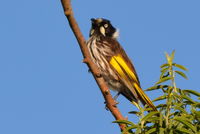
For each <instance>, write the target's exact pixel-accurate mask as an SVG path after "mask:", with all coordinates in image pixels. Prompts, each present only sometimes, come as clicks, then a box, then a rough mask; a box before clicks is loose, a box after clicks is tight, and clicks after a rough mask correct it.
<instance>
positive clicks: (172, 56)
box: [170, 50, 175, 62]
mask: <svg viewBox="0 0 200 134" xmlns="http://www.w3.org/2000/svg"><path fill="white" fill-rule="evenodd" d="M174 55H175V50H173V51H172V54H171V56H170V58H171V62H173V60H174Z"/></svg>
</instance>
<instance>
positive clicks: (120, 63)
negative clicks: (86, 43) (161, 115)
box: [110, 55, 156, 110]
mask: <svg viewBox="0 0 200 134" xmlns="http://www.w3.org/2000/svg"><path fill="white" fill-rule="evenodd" d="M110 64H111V65H112V67H113V68H114V69H115V70H116V71H117V73H118V74H119V75H120V77H121V78H122V81H123V82H124V83H126V85H127V86H128V88H129V89H130V90H131V89H132V90H131V91H132V93H133V94H134V95H135V97H136V98H137V97H138V95H139V96H140V98H141V99H142V100H143V101H144V102H145V103H146V104H148V105H149V106H150V107H152V108H153V109H154V110H156V108H155V106H154V105H153V103H152V102H151V100H150V99H149V97H148V96H147V95H146V94H145V93H144V91H143V90H142V89H141V87H140V86H139V85H138V83H139V82H138V79H137V77H136V75H135V74H134V72H133V71H132V70H131V69H130V68H129V67H128V65H127V64H126V62H125V61H124V59H123V58H122V56H121V55H117V56H113V57H112V58H111V60H110ZM130 79H131V80H133V82H131V81H130ZM135 90H136V91H135ZM136 92H137V93H136Z"/></svg>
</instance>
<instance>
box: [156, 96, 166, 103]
mask: <svg viewBox="0 0 200 134" xmlns="http://www.w3.org/2000/svg"><path fill="white" fill-rule="evenodd" d="M166 98H167V96H166V95H163V96H160V97H158V98H156V99H154V100H153V102H155V101H159V100H164V99H166Z"/></svg>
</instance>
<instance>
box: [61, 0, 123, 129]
mask: <svg viewBox="0 0 200 134" xmlns="http://www.w3.org/2000/svg"><path fill="white" fill-rule="evenodd" d="M61 3H62V6H63V9H64V13H65V16H66V17H67V19H68V22H69V25H70V27H71V29H72V31H73V33H74V35H75V37H76V39H77V41H78V44H79V46H80V49H81V52H82V54H83V57H84V60H83V62H84V63H86V64H87V65H88V67H89V69H90V70H91V72H92V74H93V76H94V79H95V80H96V82H97V84H98V86H99V88H100V90H101V92H102V94H103V97H104V99H105V102H106V107H107V108H108V109H109V110H110V112H111V113H112V115H113V116H114V117H115V119H116V120H125V118H124V117H123V116H122V114H121V112H120V111H119V109H118V108H117V106H116V103H115V100H114V99H113V98H112V96H111V94H110V91H109V89H108V86H107V85H106V83H105V81H104V79H103V78H102V77H101V74H100V72H99V70H98V68H97V66H96V65H95V64H94V63H93V62H92V60H91V58H90V54H89V51H88V49H87V46H86V42H85V39H84V37H83V35H82V33H81V31H80V29H79V27H78V24H77V22H76V20H75V18H74V16H73V11H72V6H71V2H70V0H61ZM119 126H120V128H121V130H124V129H125V127H126V126H125V125H124V124H119Z"/></svg>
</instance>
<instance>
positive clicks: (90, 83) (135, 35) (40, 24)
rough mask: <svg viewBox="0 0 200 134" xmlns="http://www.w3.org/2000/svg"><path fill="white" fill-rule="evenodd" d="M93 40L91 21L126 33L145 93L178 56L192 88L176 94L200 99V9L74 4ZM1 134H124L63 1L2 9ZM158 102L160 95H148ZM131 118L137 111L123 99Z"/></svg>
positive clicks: (184, 4) (165, 4)
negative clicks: (199, 94)
mask: <svg viewBox="0 0 200 134" xmlns="http://www.w3.org/2000/svg"><path fill="white" fill-rule="evenodd" d="M72 4H73V8H74V13H75V17H76V19H77V21H78V23H79V26H80V28H81V30H82V32H83V34H84V36H85V38H86V39H87V38H88V33H89V29H90V18H96V17H104V18H107V19H109V20H111V22H112V24H113V25H114V26H115V27H117V28H119V30H120V38H119V41H120V43H121V44H122V45H123V47H124V49H125V50H126V51H127V53H128V55H129V57H130V58H131V59H132V60H134V65H135V67H136V70H137V72H138V75H139V78H140V81H141V85H142V87H143V88H144V89H146V88H148V87H151V86H152V85H153V84H154V83H155V82H156V81H157V80H158V78H159V73H160V72H159V67H160V65H161V64H163V63H165V57H164V52H169V53H170V52H172V51H173V50H174V49H175V50H176V55H175V62H176V63H179V64H182V65H184V66H186V67H187V68H188V69H189V72H187V75H188V78H189V80H184V79H183V78H180V77H178V78H177V86H178V87H180V88H184V89H193V90H197V91H199V85H198V84H199V76H200V72H199V68H200V62H199V57H200V53H199V50H200V17H199V13H200V8H199V4H200V1H197V0H194V1H186V0H176V1H173V0H168V1H160V0H153V1H125V2H122V1H115V0H110V1H108V0H101V1H94V0H85V1H84V2H80V1H75V0H74V1H73V2H72ZM0 16H1V25H0V29H1V30H0V35H1V38H0V133H1V134H36V133H37V134H46V133H48V134H67V133H75V134H78V133H83V134H84V133H92V132H93V131H95V133H96V134H101V133H110V134H114V133H115V134H116V133H119V128H118V126H117V125H116V124H112V123H111V122H112V121H113V120H114V118H113V117H112V116H111V114H110V112H109V111H106V110H105V108H104V107H105V106H104V100H103V97H102V95H101V93H100V91H99V89H98V87H97V85H96V83H95V81H94V80H93V78H92V76H91V74H89V73H88V69H87V66H86V65H84V64H83V63H82V62H81V61H82V55H81V53H80V50H79V47H78V45H77V42H76V40H75V37H74V35H73V34H72V32H71V29H70V28H69V26H68V22H67V20H66V18H65V16H64V14H63V9H62V6H61V3H60V1H59V0H57V1H56V0H54V1H53V0H34V1H27V0H18V1H12V2H11V1H1V4H0ZM148 95H149V96H150V98H151V99H154V98H156V97H158V96H159V92H156V93H155V92H148ZM118 101H119V102H120V104H119V105H118V106H119V108H120V109H121V111H122V113H123V115H124V116H126V117H127V116H128V117H129V119H130V120H132V121H135V120H136V119H135V118H134V117H132V116H131V115H129V114H128V112H129V111H132V110H135V108H134V106H133V105H131V104H130V103H129V102H128V101H127V100H125V99H124V98H123V97H122V96H120V97H119V98H118Z"/></svg>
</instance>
